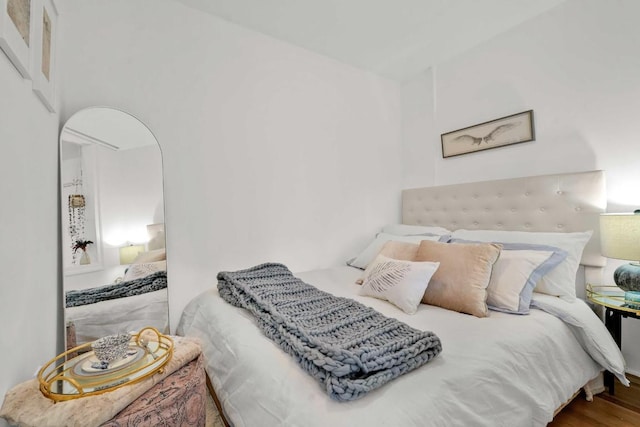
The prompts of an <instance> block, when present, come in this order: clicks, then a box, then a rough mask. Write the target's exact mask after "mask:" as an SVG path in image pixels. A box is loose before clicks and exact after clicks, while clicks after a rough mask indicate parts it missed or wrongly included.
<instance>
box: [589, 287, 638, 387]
mask: <svg viewBox="0 0 640 427" xmlns="http://www.w3.org/2000/svg"><path fill="white" fill-rule="evenodd" d="M587 299H588V300H589V301H590V302H592V303H594V304H596V305H599V306H602V307H604V308H605V315H604V324H605V326H606V327H607V330H608V331H609V333H610V334H611V336H612V337H613V339H614V340H615V342H616V344H618V347H619V348H620V349H622V318H623V317H631V318H635V319H640V302H633V301H626V300H625V297H624V291H622V290H621V289H620V288H618V287H617V286H596V285H587ZM604 385H605V387H607V389H608V390H609V394H614V392H615V382H614V377H613V374H611V372H609V371H606V372H605V373H604Z"/></svg>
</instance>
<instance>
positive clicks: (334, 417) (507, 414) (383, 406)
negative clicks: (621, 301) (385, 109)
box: [178, 267, 626, 427]
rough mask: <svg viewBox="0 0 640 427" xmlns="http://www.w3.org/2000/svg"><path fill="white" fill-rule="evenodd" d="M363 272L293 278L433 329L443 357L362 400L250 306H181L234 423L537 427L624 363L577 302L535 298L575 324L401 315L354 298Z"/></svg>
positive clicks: (435, 310) (207, 300)
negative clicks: (296, 354) (339, 393)
mask: <svg viewBox="0 0 640 427" xmlns="http://www.w3.org/2000/svg"><path fill="white" fill-rule="evenodd" d="M361 274H362V271H361V270H358V269H355V268H351V267H339V268H335V269H328V270H319V271H312V272H307V273H300V274H297V276H298V277H300V278H301V279H302V280H304V281H305V282H307V283H310V284H312V285H314V286H316V287H318V288H320V289H323V290H325V291H328V292H331V293H333V294H335V295H339V296H344V297H349V298H353V299H355V300H358V301H360V302H362V303H363V304H366V305H369V306H371V307H373V308H375V309H376V310H378V311H380V312H382V313H383V314H385V315H387V316H392V317H396V318H398V319H399V320H401V321H403V322H405V323H407V324H409V325H411V326H413V327H415V328H417V329H421V330H431V331H433V332H435V333H436V334H437V335H438V336H439V337H440V340H441V341H442V347H443V350H442V353H441V354H440V355H439V356H438V357H436V358H435V359H434V360H432V361H431V362H429V363H428V364H426V365H424V366H422V367H420V368H419V369H417V370H415V371H412V372H410V373H408V374H406V375H403V376H401V377H399V378H397V379H395V380H393V381H391V382H390V383H388V384H386V385H384V386H382V387H381V388H379V389H377V390H374V391H373V392H371V393H369V394H368V395H367V396H365V397H363V398H361V399H359V400H356V401H352V402H337V401H333V400H331V399H330V398H329V397H328V396H327V395H326V394H325V393H324V392H323V390H322V388H321V386H320V384H318V383H317V382H316V381H315V380H314V379H313V378H312V377H311V376H309V375H307V374H306V373H305V372H304V371H303V370H302V369H301V368H299V367H298V365H297V364H296V362H295V361H294V360H293V359H292V358H291V357H290V356H289V355H287V354H286V353H285V352H283V351H282V350H280V348H278V347H277V346H276V345H275V344H274V343H273V342H271V341H270V340H269V339H268V338H266V337H265V336H264V335H263V334H262V332H261V331H260V329H259V328H258V327H257V326H256V325H255V324H254V321H253V319H252V317H251V316H250V315H249V314H248V313H247V312H245V311H244V310H242V309H239V308H236V307H233V306H231V305H230V304H228V303H226V302H225V301H224V300H222V299H221V298H220V297H219V295H218V292H217V289H215V288H213V289H211V290H210V291H207V292H204V293H203V294H201V295H199V296H198V297H196V298H195V299H194V300H193V301H192V302H191V303H190V304H189V305H188V306H187V307H186V308H185V311H184V313H183V316H182V319H181V321H180V324H179V326H178V334H180V335H192V336H197V337H199V338H201V339H202V341H203V343H204V353H205V356H206V359H207V365H208V366H207V372H208V374H209V376H210V378H211V381H212V384H213V386H214V389H215V390H216V392H217V395H218V397H219V399H220V401H221V403H222V406H223V409H224V412H225V416H226V417H227V419H228V420H229V421H230V422H231V423H232V424H233V425H235V426H492V427H493V426H509V427H513V426H541V425H546V424H547V423H548V422H549V421H551V419H552V417H553V413H554V411H555V409H556V408H558V407H560V406H561V405H562V404H563V403H565V402H566V401H567V400H568V399H569V398H570V397H571V396H572V395H573V394H574V393H575V392H576V391H577V390H578V389H579V388H580V387H582V386H583V385H585V384H586V383H587V382H589V380H591V379H593V378H594V377H596V376H597V375H598V374H599V373H600V371H601V370H602V369H603V368H602V366H601V365H600V364H598V363H597V362H596V361H595V360H599V361H601V362H602V363H603V364H606V366H607V367H609V368H610V369H617V370H621V371H620V372H619V373H620V376H621V378H622V379H624V374H623V373H622V372H623V366H624V361H623V359H622V355H621V354H620V352H619V350H618V348H617V347H616V346H615V343H614V342H613V340H612V339H611V337H610V336H609V335H608V333H607V331H606V329H605V328H604V326H603V325H602V323H601V322H600V321H599V319H597V317H596V316H595V315H594V314H593V313H591V312H590V311H589V309H588V307H586V305H585V304H584V303H583V302H577V303H575V305H574V304H569V303H565V302H564V301H561V300H559V299H557V298H553V299H552V300H549V298H551V297H549V298H545V297H544V296H542V297H540V298H537V299H536V301H538V302H539V304H540V305H545V304H547V305H549V306H551V309H552V310H553V311H555V312H556V313H555V314H556V315H558V314H564V317H565V320H568V321H569V322H570V323H572V324H571V327H570V326H568V325H567V324H566V323H565V322H564V321H563V320H561V319H560V318H558V317H556V315H551V314H548V313H546V312H543V311H541V310H537V309H534V310H531V313H530V314H529V315H525V316H520V315H513V314H507V313H500V312H493V311H492V312H491V313H490V317H488V318H483V319H479V318H476V317H473V316H469V315H465V314H460V313H457V312H453V311H449V310H445V309H441V308H439V307H434V306H428V305H424V304H421V305H420V307H419V308H418V312H417V313H416V314H414V315H408V314H405V313H403V312H402V311H401V310H399V309H398V308H396V307H395V306H393V305H391V304H389V303H387V302H385V301H380V300H377V299H374V298H370V297H363V296H359V295H358V294H357V292H358V286H357V285H356V284H355V283H354V282H355V280H356V279H357V278H358V277H359V276H360V275H361ZM580 304H582V306H584V308H586V310H583V309H582V306H581V305H580ZM545 309H549V310H551V309H550V308H549V307H546V308H545ZM581 319H582V320H581ZM594 319H595V322H594V321H593V320H594ZM576 324H577V325H579V326H576ZM576 337H579V338H580V339H581V340H582V342H579V341H578V339H577V338H576ZM594 341H597V344H594ZM594 348H599V349H600V350H601V351H600V352H599V355H598V356H597V357H595V360H594V358H593V357H591V356H590V355H589V354H588V353H587V351H593V350H594ZM585 349H586V350H587V351H585ZM625 381H626V379H625Z"/></svg>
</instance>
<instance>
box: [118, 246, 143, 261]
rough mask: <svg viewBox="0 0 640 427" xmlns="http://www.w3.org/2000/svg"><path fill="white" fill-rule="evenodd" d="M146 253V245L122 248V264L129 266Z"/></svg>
mask: <svg viewBox="0 0 640 427" xmlns="http://www.w3.org/2000/svg"><path fill="white" fill-rule="evenodd" d="M140 252H144V245H128V246H123V247H121V248H120V264H121V265H128V264H131V263H132V262H133V260H135V259H136V257H137V256H138V255H139V254H140Z"/></svg>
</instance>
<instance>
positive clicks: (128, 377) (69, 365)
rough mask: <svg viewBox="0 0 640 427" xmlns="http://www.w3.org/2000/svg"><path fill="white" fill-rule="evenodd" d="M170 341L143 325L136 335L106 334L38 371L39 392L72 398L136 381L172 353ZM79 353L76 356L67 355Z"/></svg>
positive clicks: (160, 367)
mask: <svg viewBox="0 0 640 427" xmlns="http://www.w3.org/2000/svg"><path fill="white" fill-rule="evenodd" d="M173 347H174V345H173V341H172V339H171V338H170V337H168V336H167V335H163V334H161V333H160V332H159V331H158V330H157V329H155V328H151V327H147V328H144V329H142V330H141V331H140V332H139V333H137V334H133V335H130V334H117V335H110V336H107V337H104V338H100V339H99V340H96V341H94V342H93V343H85V344H83V345H80V346H78V347H74V348H72V349H70V350H68V351H66V352H64V353H62V354H60V355H58V356H56V357H55V358H54V359H52V360H51V361H49V362H48V363H46V364H45V365H44V366H43V367H42V369H40V371H39V372H38V382H39V384H40V391H41V392H42V394H44V395H45V396H46V397H48V398H50V399H52V400H54V401H64V400H71V399H76V398H78V397H84V396H91V395H96V394H100V393H104V392H105V391H111V390H114V389H117V388H119V387H122V386H124V385H127V384H132V383H135V382H138V381H140V380H142V379H144V378H146V377H148V376H150V375H153V374H155V373H157V372H160V373H161V372H162V371H163V368H164V366H165V365H166V364H167V363H168V362H169V361H170V360H171V357H172V355H173ZM76 352H77V353H79V354H80V355H79V356H76V357H70V355H72V354H75V353H76Z"/></svg>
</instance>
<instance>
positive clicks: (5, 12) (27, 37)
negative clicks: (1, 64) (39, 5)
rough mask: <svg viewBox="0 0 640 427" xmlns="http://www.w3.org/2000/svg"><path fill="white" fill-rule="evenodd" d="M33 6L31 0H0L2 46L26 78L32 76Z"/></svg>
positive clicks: (0, 36)
mask: <svg viewBox="0 0 640 427" xmlns="http://www.w3.org/2000/svg"><path fill="white" fill-rule="evenodd" d="M32 6H33V5H32V1H31V0H0V48H2V50H3V51H4V53H5V54H6V55H7V57H8V58H9V60H11V63H13V65H14V67H16V69H17V70H18V72H19V73H20V74H21V75H22V77H24V78H29V77H30V66H31V50H30V47H31V44H32V34H33V28H32V26H33V7H32Z"/></svg>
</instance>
